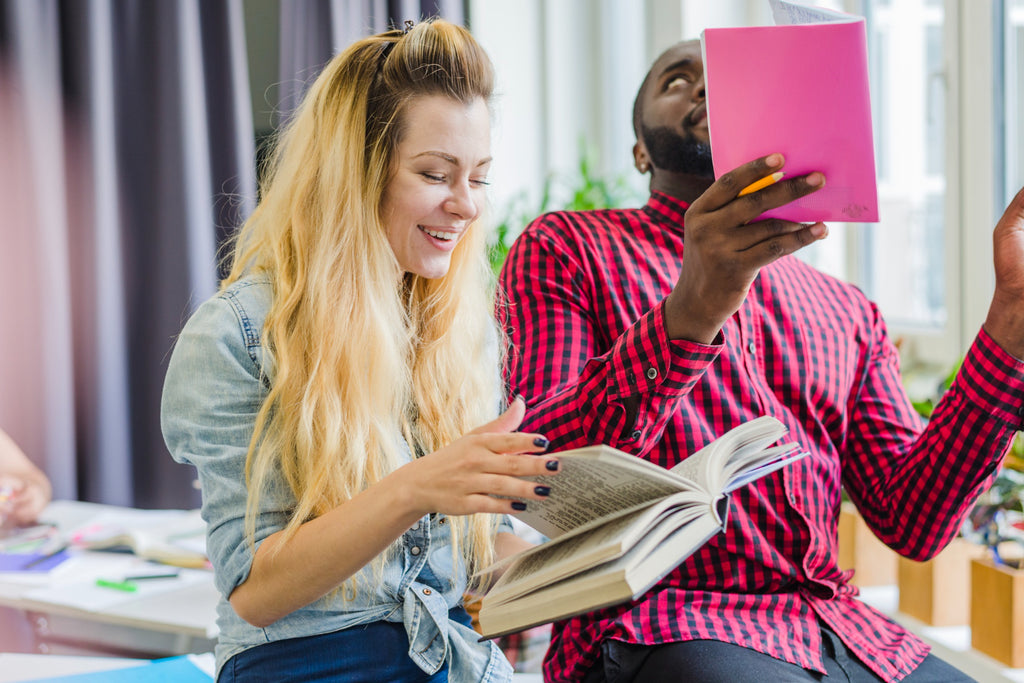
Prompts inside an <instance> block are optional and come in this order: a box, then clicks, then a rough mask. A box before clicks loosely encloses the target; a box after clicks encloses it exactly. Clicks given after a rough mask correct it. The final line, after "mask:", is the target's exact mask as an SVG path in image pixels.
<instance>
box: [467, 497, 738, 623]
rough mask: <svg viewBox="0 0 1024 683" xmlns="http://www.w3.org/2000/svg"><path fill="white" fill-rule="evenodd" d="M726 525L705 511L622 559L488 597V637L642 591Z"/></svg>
mask: <svg viewBox="0 0 1024 683" xmlns="http://www.w3.org/2000/svg"><path fill="white" fill-rule="evenodd" d="M719 530H720V527H719V526H718V522H717V521H716V520H715V518H713V517H712V516H711V515H700V516H698V517H697V519H695V520H693V521H692V522H691V523H689V524H684V525H683V526H682V527H678V526H674V525H672V524H663V525H660V526H659V527H658V529H657V533H653V534H651V535H649V536H648V537H645V538H644V539H643V541H642V542H641V543H638V544H637V545H636V546H634V547H633V548H632V549H631V550H630V551H629V552H627V553H626V554H624V555H623V556H622V557H619V558H618V559H615V560H612V561H610V562H606V563H604V564H601V565H599V566H597V567H594V568H592V569H588V570H585V571H583V572H582V573H580V574H574V575H572V576H569V577H567V578H565V579H563V580H561V581H556V582H554V583H552V584H550V585H546V586H543V587H541V588H538V589H537V590H536V591H534V592H531V593H528V594H526V595H523V596H520V597H518V598H514V599H512V600H509V601H506V602H504V603H498V604H495V605H492V604H490V603H489V602H488V600H487V599H486V598H485V599H484V603H483V605H482V606H481V609H480V615H479V618H480V628H481V631H482V633H483V637H484V638H493V637H496V636H499V635H502V634H504V633H512V632H515V631H521V630H523V629H524V628H528V627H530V626H534V625H537V624H543V623H547V622H550V621H554V620H556V619H563V618H565V617H569V616H572V615H574V614H581V613H583V612H590V611H592V610H595V609H599V608H601V607H606V606H609V605H614V604H618V603H622V602H626V601H628V600H631V599H634V598H636V597H638V596H639V595H642V594H643V593H645V592H646V591H647V590H649V589H650V588H651V586H653V585H654V584H655V583H657V582H658V580H659V579H661V578H662V577H663V576H665V574H667V573H668V572H669V571H671V570H672V569H673V568H675V567H677V566H678V565H679V564H680V563H682V562H683V561H684V560H685V559H686V558H687V557H689V556H690V555H692V554H693V552H694V551H695V550H696V549H697V548H699V547H701V546H702V545H703V544H704V543H705V542H706V541H707V540H708V539H709V538H711V537H712V536H713V535H714V534H715V533H716V532H717V531H719Z"/></svg>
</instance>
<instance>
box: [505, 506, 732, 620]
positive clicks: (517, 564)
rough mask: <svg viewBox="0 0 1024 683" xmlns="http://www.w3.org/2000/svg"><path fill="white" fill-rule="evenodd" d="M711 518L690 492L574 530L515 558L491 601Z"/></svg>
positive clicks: (546, 581) (513, 595)
mask: <svg viewBox="0 0 1024 683" xmlns="http://www.w3.org/2000/svg"><path fill="white" fill-rule="evenodd" d="M705 514H712V512H711V511H710V510H709V508H708V504H707V502H706V501H705V500H699V499H698V498H697V497H695V496H694V495H693V494H690V493H678V494H675V495H673V496H670V497H669V498H667V499H665V500H663V501H661V502H659V503H658V504H656V505H653V506H650V507H643V508H641V509H639V510H635V511H634V512H633V513H631V514H628V515H623V516H620V517H618V518H616V519H614V520H612V521H610V522H606V523H604V524H601V525H600V526H597V527H596V528H591V529H590V530H589V531H588V532H587V533H582V534H581V533H579V532H578V531H572V532H570V533H567V534H565V535H563V536H561V537H560V538H558V539H555V540H553V541H548V542H547V543H544V544H543V545H540V546H537V547H536V548H531V549H530V550H526V551H524V552H522V553H519V554H517V555H516V556H514V557H513V558H511V559H512V560H514V561H513V563H512V566H511V567H509V569H508V570H507V571H506V572H505V574H504V575H502V577H501V579H499V580H498V582H497V583H496V584H495V585H494V587H493V588H491V590H490V591H488V593H487V598H488V600H489V601H492V602H494V601H497V602H501V601H502V600H507V599H509V598H511V597H515V596H517V595H521V594H523V593H524V592H527V591H529V590H532V589H533V588H536V587H538V586H540V585H544V584H547V583H551V582H553V581H557V580H559V579H562V578H565V577H566V576H569V575H570V574H572V573H574V572H576V571H578V570H579V569H581V568H585V567H587V566H590V565H596V564H599V563H602V562H606V561H608V560H612V559H615V558H616V557H620V556H621V555H622V554H623V553H625V552H627V551H628V550H629V549H630V548H632V547H633V546H634V545H636V544H637V543H638V542H639V541H640V540H641V538H643V537H644V536H645V535H646V534H648V533H650V531H651V529H653V528H655V527H657V526H659V525H661V524H666V523H667V524H669V525H670V526H671V527H672V528H675V527H677V526H680V525H682V524H686V523H688V522H689V521H690V520H692V519H695V518H696V517H698V516H700V515H705ZM669 518H671V521H670V522H669V521H667V520H668V519H669Z"/></svg>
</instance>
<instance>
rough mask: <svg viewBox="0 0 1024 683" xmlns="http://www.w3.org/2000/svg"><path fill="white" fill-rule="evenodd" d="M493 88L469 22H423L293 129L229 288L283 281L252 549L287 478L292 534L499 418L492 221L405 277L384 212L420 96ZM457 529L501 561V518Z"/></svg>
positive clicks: (348, 65) (373, 40) (250, 511)
mask: <svg viewBox="0 0 1024 683" xmlns="http://www.w3.org/2000/svg"><path fill="white" fill-rule="evenodd" d="M492 87H493V70H492V66H491V63H490V60H489V59H488V58H487V55H486V53H485V52H484V51H483V49H482V48H481V47H480V46H479V44H477V42H476V41H475V40H474V39H473V38H472V36H470V34H469V33H468V32H467V31H466V30H465V29H463V28H461V27H459V26H456V25H453V24H450V23H448V22H445V21H441V20H434V21H427V22H421V23H419V24H418V25H416V26H414V27H412V28H411V29H409V30H407V31H406V32H403V31H390V32H387V33H383V34H379V35H376V36H371V37H368V38H365V39H363V40H360V41H358V42H356V43H355V44H353V45H352V46H351V47H349V48H348V49H347V50H345V51H344V52H343V53H342V54H340V55H338V56H336V57H335V58H334V59H332V60H331V61H330V62H329V63H328V64H327V65H326V67H325V68H324V70H323V72H322V73H321V74H320V75H319V77H318V78H317V79H316V81H315V82H314V83H313V84H312V86H311V87H310V89H309V92H308V93H307V94H306V96H305V98H304V100H303V103H302V105H301V106H300V107H299V109H298V111H297V112H296V113H295V115H294V118H293V119H292V121H291V122H290V123H289V124H288V126H287V127H286V128H285V129H284V130H283V132H282V133H281V135H280V136H279V138H278V141H277V146H276V149H275V152H274V154H273V156H272V157H271V161H270V164H269V166H268V168H266V169H265V173H264V181H263V183H262V184H261V201H260V203H259V206H258V207H257V209H256V210H255V212H254V213H253V214H252V216H251V217H250V218H249V220H248V221H247V222H246V223H245V225H244V226H243V227H242V229H241V231H240V232H239V235H238V237H237V241H236V244H235V245H234V251H233V254H232V268H231V271H230V273H229V275H228V277H227V278H226V279H225V280H224V282H223V283H222V286H223V287H227V286H228V285H230V284H231V283H232V282H235V281H236V280H238V279H239V278H241V277H243V276H245V275H247V274H251V273H263V274H266V275H267V276H269V277H270V280H271V282H272V283H273V290H274V299H273V304H272V306H271V309H270V312H269V314H268V315H267V317H266V321H265V324H264V329H263V344H264V350H265V354H266V355H265V358H266V360H265V362H264V365H265V368H264V372H265V374H266V376H267V378H268V384H269V393H268V395H267V398H266V400H265V401H264V403H263V404H262V406H261V407H260V409H259V413H258V416H257V419H256V428H255V431H254V434H253V437H252V441H251V442H250V444H249V455H248V460H247V464H246V476H247V480H248V486H249V500H248V507H247V510H246V529H247V535H248V538H249V539H250V541H252V539H253V536H254V530H255V516H256V514H257V511H258V510H259V499H260V495H261V493H262V492H264V491H265V490H266V487H267V486H268V485H270V483H271V482H272V481H273V479H274V478H276V477H279V476H280V477H283V479H284V480H285V481H286V482H287V485H288V486H289V487H290V489H291V491H292V492H293V494H294V496H295V498H296V500H297V503H296V506H295V509H294V511H293V512H292V515H291V518H290V521H289V523H288V525H287V527H286V529H285V534H286V538H287V537H288V536H290V535H291V534H293V533H294V532H295V531H296V529H297V528H298V526H299V525H300V524H302V523H303V522H305V521H308V520H309V519H311V518H314V517H316V516H318V515H321V514H323V513H325V512H327V511H328V510H331V509H332V508H334V507H337V506H338V505H341V504H342V503H344V502H345V501H347V500H349V499H351V498H352V497H353V496H355V495H356V494H357V493H359V492H360V491H362V490H364V489H365V488H366V487H368V486H369V485H370V484H373V483H374V482H377V481H379V480H380V479H381V478H383V477H384V476H386V475H387V474H389V473H390V472H392V471H394V470H395V469H396V468H398V467H399V466H400V465H401V464H402V460H401V450H402V444H401V437H402V436H404V437H405V440H406V441H407V443H408V444H409V446H410V447H411V448H412V451H413V453H414V456H415V455H417V454H419V455H421V454H424V453H430V452H431V451H434V450H436V449H437V448H439V447H441V446H443V445H445V444H448V443H450V442H451V441H453V440H455V439H457V438H458V437H460V436H462V435H463V434H465V433H466V432H467V431H469V430H471V429H473V428H474V427H477V426H479V425H481V424H483V423H485V422H487V421H488V420H491V419H493V418H494V417H495V415H496V413H497V408H498V405H499V403H500V401H501V394H502V389H501V383H500V372H499V367H500V366H499V363H500V358H499V349H503V348H504V344H503V343H501V341H500V331H499V330H498V329H497V327H496V325H495V323H494V319H493V317H492V312H493V307H492V305H493V302H492V297H491V292H492V291H493V287H492V284H493V283H492V276H491V270H490V267H489V265H488V262H487V258H486V239H485V235H484V234H483V228H482V226H480V225H479V224H474V225H473V226H471V228H470V229H469V230H468V232H467V234H466V235H465V236H464V237H463V238H462V240H460V242H459V244H458V246H457V247H456V248H455V251H454V253H453V255H452V260H451V268H450V270H449V272H448V274H447V275H445V276H444V277H442V278H439V279H434V280H428V279H425V278H422V277H418V276H414V275H411V274H406V275H404V276H400V275H399V272H400V271H399V269H398V265H397V260H396V258H395V256H394V253H393V251H392V250H391V247H390V245H389V243H388V240H387V236H386V231H385V226H384V225H383V222H382V219H381V213H380V207H381V199H382V197H383V194H384V190H385V187H386V185H387V183H388V181H389V179H390V177H391V174H392V170H393V164H394V159H395V155H396V149H397V146H398V142H399V140H400V139H401V136H402V132H403V124H404V120H403V114H404V112H405V111H406V107H407V105H408V103H409V101H410V100H411V99H412V98H415V97H419V96H423V95H444V96H447V97H451V98H453V99H455V100H457V101H459V102H463V103H467V104H468V103H471V102H473V101H475V100H476V99H477V98H483V99H484V101H489V100H490V96H491V92H492ZM495 335H498V337H497V338H496V336H495ZM450 521H451V528H452V534H453V541H454V543H453V545H454V546H455V547H456V548H458V549H460V550H461V551H462V554H463V556H464V557H465V558H467V559H468V560H469V563H470V567H480V566H483V565H484V564H486V563H488V562H489V561H490V560H491V549H492V545H491V536H492V534H493V530H494V519H493V517H491V516H488V515H472V516H469V517H461V518H452V519H451V520H450ZM393 548H394V546H393ZM382 563H383V557H378V558H377V560H376V561H375V563H374V564H375V567H376V569H377V571H378V572H379V570H380V568H381V566H382ZM351 585H352V588H353V590H354V589H355V584H354V580H353V583H352V584H351Z"/></svg>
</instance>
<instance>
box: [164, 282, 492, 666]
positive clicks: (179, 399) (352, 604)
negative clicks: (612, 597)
mask: <svg viewBox="0 0 1024 683" xmlns="http://www.w3.org/2000/svg"><path fill="white" fill-rule="evenodd" d="M271 299H272V288H271V285H270V283H269V281H268V280H267V279H266V278H259V277H252V278H247V279H242V280H239V281H237V282H235V283H234V284H232V285H231V286H230V287H228V288H227V289H226V290H225V291H223V292H221V293H220V294H218V295H217V296H215V297H213V298H212V299H210V300H209V301H207V302H206V303H204V304H203V305H202V306H200V307H199V309H198V310H197V311H196V313H195V314H194V315H193V316H192V318H191V319H190V320H189V321H188V323H187V324H186V325H185V328H184V330H183V331H182V333H181V336H180V337H179V339H178V341H177V344H176V346H175V349H174V353H173V355H172V357H171V361H170V365H169V367H168V370H167V379H166V381H165V384H164V392H163V405H162V408H161V422H162V427H163V433H164V439H165V440H166V442H167V446H168V448H169V449H170V452H171V454H172V455H173V456H174V459H175V460H177V461H178V462H181V463H186V464H189V465H193V466H195V468H196V470H197V472H198V475H199V482H200V484H201V486H202V492H203V507H202V515H203V518H204V519H205V520H206V523H207V550H208V552H209V556H210V560H211V562H212V564H213V568H214V578H215V582H216V585H217V589H218V590H219V591H220V593H221V599H220V602H219V604H218V607H217V613H218V619H217V623H218V626H219V627H220V636H219V639H218V642H217V647H216V656H217V671H218V672H219V671H220V668H221V667H222V666H223V665H224V663H225V662H226V661H227V660H228V659H229V658H230V657H232V656H233V655H235V654H237V653H239V652H241V651H243V650H245V649H247V648H251V647H254V646H256V645H260V644H262V643H266V642H270V641H276V640H281V639H284V638H296V637H302V636H309V635H316V634H321V633H328V632H331V631H336V630H338V629H343V628H348V627H351V626H356V625H357V624H365V623H368V622H372V621H379V620H384V621H391V622H402V623H403V624H404V625H405V630H406V632H407V633H408V635H409V657H410V658H412V660H413V661H414V662H415V663H416V664H417V665H418V666H419V667H420V668H421V669H423V671H425V672H427V673H434V672H436V671H437V670H439V669H440V668H441V666H442V665H444V664H445V663H446V662H447V664H448V666H449V670H448V676H449V680H451V681H508V680H511V674H512V670H511V667H510V666H509V664H508V662H507V660H506V659H505V657H504V656H503V655H502V654H501V651H500V650H499V649H498V648H497V647H496V646H495V644H494V643H493V642H491V641H486V642H483V643H480V642H478V639H477V635H476V633H475V632H474V631H473V630H472V629H470V628H467V627H465V626H463V625H461V624H459V623H456V622H455V621H451V620H450V619H449V616H448V611H449V610H450V609H452V608H454V607H456V606H458V605H459V604H460V603H461V602H462V596H463V591H464V589H465V587H466V576H465V574H466V572H465V568H464V566H463V564H462V562H461V561H460V562H459V563H458V566H453V560H452V551H451V546H450V543H449V540H450V539H449V526H448V524H447V523H446V517H445V516H444V515H440V514H438V515H434V516H433V517H431V516H426V517H424V518H423V519H421V520H420V521H419V523H417V524H416V525H415V526H413V527H412V528H411V529H409V531H407V532H406V533H405V534H404V535H403V536H402V539H401V547H402V553H401V555H400V556H394V559H392V560H390V561H389V562H388V563H387V564H386V566H385V570H384V575H383V581H381V582H377V581H376V580H375V578H374V576H373V571H372V568H371V567H369V566H368V567H364V568H363V570H362V571H360V572H359V575H358V576H359V579H360V582H359V590H358V592H357V596H356V598H355V599H354V600H350V601H349V602H347V603H343V602H342V599H341V595H340V591H337V592H336V594H329V595H327V596H324V597H322V598H320V599H319V600H317V601H315V602H313V603H312V604H309V605H306V606H305V607H303V608H301V609H298V610H296V611H294V612H292V613H291V614H289V615H287V616H285V617H283V618H281V619H279V620H278V621H276V622H274V623H273V624H271V625H270V626H268V627H266V628H258V627H256V626H253V625H251V624H249V623H247V622H245V621H244V620H242V619H241V618H240V617H239V616H238V615H237V614H235V611H234V610H233V609H232V607H231V604H230V603H229V602H228V601H227V596H229V595H230V594H231V592H232V591H233V590H234V589H235V587H236V586H238V585H239V584H241V583H242V582H243V581H245V579H246V577H247V576H248V574H249V568H250V566H251V565H252V559H253V554H252V548H251V546H250V544H249V542H248V541H247V539H246V538H245V534H244V531H243V526H244V516H245V507H246V486H245V460H246V452H247V450H248V447H249V440H250V438H251V437H252V433H253V429H254V423H255V418H256V413H257V411H258V410H259V409H260V405H261V403H262V402H263V400H264V398H265V396H266V393H267V386H266V384H265V383H264V382H263V381H261V368H262V362H263V349H262V346H261V341H260V334H261V331H262V325H263V320H264V317H265V316H266V314H267V311H268V310H269V307H270V303H271ZM396 438H398V439H399V441H401V442H402V443H403V444H405V442H404V440H401V438H400V437H397V436H396ZM405 452H406V457H411V456H409V453H408V446H407V445H406V446H405ZM293 504H294V498H293V497H292V495H291V493H290V491H289V490H288V488H287V486H285V485H284V482H283V481H279V482H277V485H276V486H274V487H272V489H271V490H268V491H265V492H264V493H263V495H262V496H261V504H260V512H259V515H258V517H257V519H256V539H255V540H256V543H255V545H256V547H258V546H259V544H260V542H261V541H262V540H263V539H265V538H266V537H267V536H269V535H270V534H272V533H274V532H276V531H278V530H280V529H281V528H283V527H284V526H285V524H286V522H287V520H288V512H289V510H291V509H292V507H293ZM503 530H506V531H507V530H509V529H508V528H505V529H503ZM428 563H429V568H430V569H431V570H432V573H433V577H430V574H431V572H425V577H429V578H424V577H421V576H420V572H421V570H422V569H423V568H424V565H426V564H428ZM434 577H436V579H435V578H434ZM421 581H423V582H421ZM367 645H368V646H369V645H370V644H369V643H368V644H367ZM315 654H316V653H311V655H312V656H315Z"/></svg>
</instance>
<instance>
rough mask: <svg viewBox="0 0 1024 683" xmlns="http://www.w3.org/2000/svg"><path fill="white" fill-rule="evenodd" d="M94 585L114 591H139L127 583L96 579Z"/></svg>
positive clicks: (132, 584)
mask: <svg viewBox="0 0 1024 683" xmlns="http://www.w3.org/2000/svg"><path fill="white" fill-rule="evenodd" d="M96 585H97V586H99V587H100V588H113V589H114V590H118V591H124V592H125V593H134V592H135V591H137V590H138V589H139V587H138V586H136V585H135V584H134V583H128V582H127V581H110V580H109V579H96Z"/></svg>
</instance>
